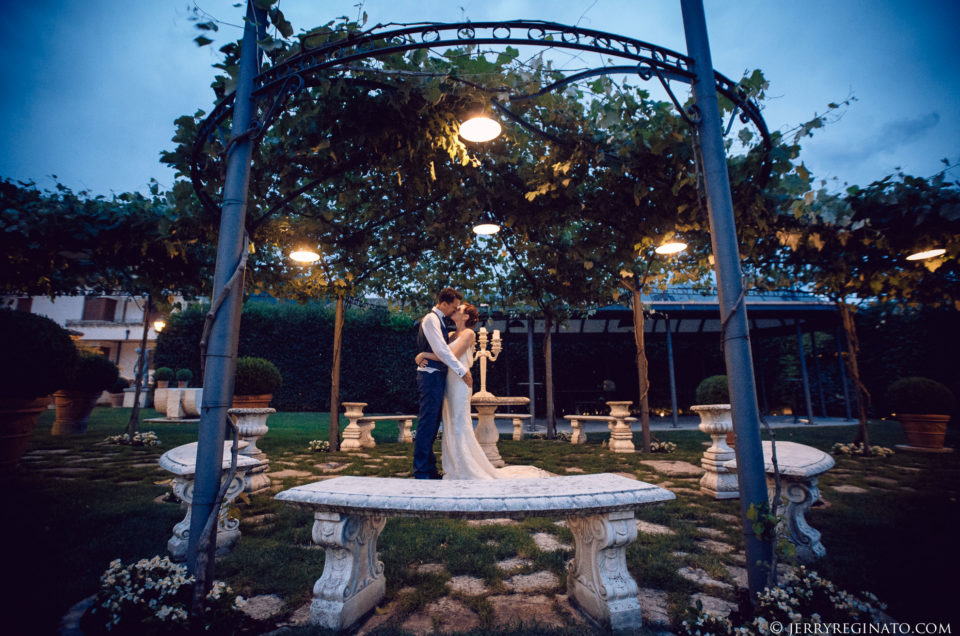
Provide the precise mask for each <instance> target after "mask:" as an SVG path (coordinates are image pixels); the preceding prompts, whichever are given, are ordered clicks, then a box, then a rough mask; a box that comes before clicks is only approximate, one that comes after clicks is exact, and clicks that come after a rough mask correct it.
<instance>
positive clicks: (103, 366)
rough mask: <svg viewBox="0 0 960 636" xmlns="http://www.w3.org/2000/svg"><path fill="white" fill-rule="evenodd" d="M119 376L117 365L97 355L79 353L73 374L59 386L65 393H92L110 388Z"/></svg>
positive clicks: (86, 352) (88, 352)
mask: <svg viewBox="0 0 960 636" xmlns="http://www.w3.org/2000/svg"><path fill="white" fill-rule="evenodd" d="M119 374H120V370H119V369H117V365H115V364H114V363H112V362H110V360H107V359H106V358H105V357H104V356H102V355H100V354H99V353H93V352H92V351H79V352H78V353H77V363H76V365H75V366H74V367H73V373H71V374H70V376H69V377H68V378H67V380H66V381H65V382H64V383H63V385H62V386H60V387H59V388H60V389H63V390H65V391H86V392H89V393H94V392H97V391H106V390H107V389H109V388H111V387H112V386H113V384H114V382H116V381H117V378H118V376H119Z"/></svg>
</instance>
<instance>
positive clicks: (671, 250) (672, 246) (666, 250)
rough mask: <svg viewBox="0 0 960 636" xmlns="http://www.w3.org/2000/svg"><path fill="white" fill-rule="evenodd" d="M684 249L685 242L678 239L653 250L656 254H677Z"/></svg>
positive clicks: (685, 246)
mask: <svg viewBox="0 0 960 636" xmlns="http://www.w3.org/2000/svg"><path fill="white" fill-rule="evenodd" d="M685 249H687V244H686V243H681V242H680V241H671V242H669V243H664V244H663V245H661V246H659V247H657V248H656V249H655V250H653V251H654V252H656V253H657V254H678V253H680V252H682V251H683V250H685Z"/></svg>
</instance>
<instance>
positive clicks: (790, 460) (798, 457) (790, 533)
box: [724, 442, 834, 562]
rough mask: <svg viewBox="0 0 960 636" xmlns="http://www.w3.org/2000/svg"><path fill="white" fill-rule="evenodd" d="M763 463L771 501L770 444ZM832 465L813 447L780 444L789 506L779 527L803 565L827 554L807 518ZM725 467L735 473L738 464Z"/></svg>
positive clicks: (733, 462)
mask: <svg viewBox="0 0 960 636" xmlns="http://www.w3.org/2000/svg"><path fill="white" fill-rule="evenodd" d="M763 462H764V470H765V471H766V473H767V490H768V492H769V494H770V499H771V501H772V500H773V497H774V493H775V487H776V484H775V481H774V473H773V460H772V450H771V446H770V442H763ZM833 464H834V461H833V457H831V456H830V455H828V454H827V453H825V452H823V451H822V450H819V449H816V448H813V447H812V446H806V445H805V444H797V443H795V442H777V466H778V467H779V469H780V483H781V486H782V492H781V495H782V496H783V498H784V500H785V503H786V510H785V511H784V515H783V518H782V519H781V521H780V525H781V528H782V529H784V530H785V531H786V532H785V534H786V537H787V539H788V540H789V541H790V543H792V544H793V545H794V547H795V548H796V549H797V558H798V559H799V560H800V561H804V562H810V561H813V560H814V559H819V558H820V557H823V556H824V555H826V554H827V549H826V548H825V547H824V546H823V544H822V543H820V532H819V531H817V530H815V529H813V528H811V527H810V526H809V524H807V520H806V519H805V518H804V514H805V513H806V511H807V510H809V509H810V506H812V505H813V504H814V503H815V502H816V501H817V500H818V499H819V498H820V489H819V488H817V478H818V477H819V476H820V475H821V474H823V473H825V472H827V471H828V470H830V469H831V468H833ZM724 466H725V467H726V468H727V469H728V470H730V471H733V472H736V470H737V460H736V459H732V460H730V461H728V462H726V463H725V464H724Z"/></svg>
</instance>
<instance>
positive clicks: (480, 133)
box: [460, 115, 501, 142]
mask: <svg viewBox="0 0 960 636" xmlns="http://www.w3.org/2000/svg"><path fill="white" fill-rule="evenodd" d="M500 131H501V127H500V122H498V121H497V120H496V119H493V118H491V117H488V116H487V115H478V116H476V117H471V118H470V119H468V120H467V121H465V122H463V123H462V124H460V136H461V137H463V138H464V139H466V140H467V141H478V142H479V141H490V140H491V139H496V138H497V137H499V136H500Z"/></svg>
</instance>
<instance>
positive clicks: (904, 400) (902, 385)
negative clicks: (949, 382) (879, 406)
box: [887, 377, 957, 416]
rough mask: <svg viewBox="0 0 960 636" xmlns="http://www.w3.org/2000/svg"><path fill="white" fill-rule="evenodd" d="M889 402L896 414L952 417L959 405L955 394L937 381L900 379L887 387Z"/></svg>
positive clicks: (912, 378)
mask: <svg viewBox="0 0 960 636" xmlns="http://www.w3.org/2000/svg"><path fill="white" fill-rule="evenodd" d="M887 401H888V403H889V404H890V408H891V410H892V412H893V414H894V416H896V415H900V414H903V413H915V414H918V415H950V414H951V413H953V410H954V409H955V408H956V406H957V403H956V400H955V399H954V397H953V392H951V391H950V389H949V388H947V386H946V385H945V384H943V383H941V382H937V381H936V380H931V379H929V378H922V377H909V378H900V379H899V380H897V381H896V382H894V383H892V384H891V385H890V386H889V387H887Z"/></svg>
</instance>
